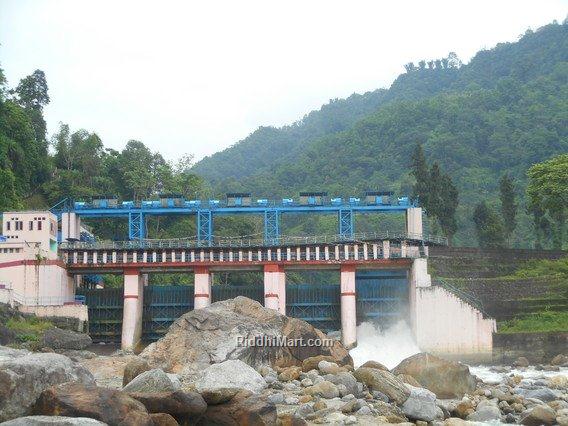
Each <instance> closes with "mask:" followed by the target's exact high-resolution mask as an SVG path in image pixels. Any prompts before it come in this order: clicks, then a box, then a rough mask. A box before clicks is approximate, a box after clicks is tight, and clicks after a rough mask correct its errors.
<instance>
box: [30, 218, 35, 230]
mask: <svg viewBox="0 0 568 426" xmlns="http://www.w3.org/2000/svg"><path fill="white" fill-rule="evenodd" d="M29 225H30V231H33V229H34V221H33V220H30V223H29Z"/></svg>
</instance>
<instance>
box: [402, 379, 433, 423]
mask: <svg viewBox="0 0 568 426" xmlns="http://www.w3.org/2000/svg"><path fill="white" fill-rule="evenodd" d="M401 408H402V412H403V413H404V414H405V416H406V417H408V418H409V419H413V420H423V421H425V422H433V421H434V420H436V419H438V420H440V419H443V418H444V413H443V411H442V409H441V408H440V407H438V406H437V405H436V395H435V394H434V393H433V392H430V391H429V390H428V389H422V388H415V387H411V389H410V396H409V397H408V399H407V400H406V401H405V402H404V404H402V407H401Z"/></svg>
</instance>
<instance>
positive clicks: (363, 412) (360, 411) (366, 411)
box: [355, 405, 373, 416]
mask: <svg viewBox="0 0 568 426" xmlns="http://www.w3.org/2000/svg"><path fill="white" fill-rule="evenodd" d="M355 414H359V415H360V416H368V415H370V414H373V411H372V410H371V409H370V408H369V406H368V405H364V406H362V407H361V408H359V409H358V410H357V412H356V413H355Z"/></svg>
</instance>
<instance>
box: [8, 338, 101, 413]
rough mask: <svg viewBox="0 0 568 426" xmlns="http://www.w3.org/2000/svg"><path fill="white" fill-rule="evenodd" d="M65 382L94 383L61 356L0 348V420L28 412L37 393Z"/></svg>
mask: <svg viewBox="0 0 568 426" xmlns="http://www.w3.org/2000/svg"><path fill="white" fill-rule="evenodd" d="M66 382H79V383H83V384H86V385H94V384H95V380H94V378H93V376H92V374H91V373H90V372H89V371H87V370H86V369H85V368H84V367H82V366H81V365H79V364H77V363H75V362H73V361H71V360H70V359H69V358H68V357H66V356H64V355H60V354H55V353H30V352H27V351H17V350H13V349H6V348H3V347H0V421H5V420H10V419H14V418H17V417H22V416H26V415H28V414H31V409H32V405H33V404H34V402H35V401H36V399H37V398H38V397H39V395H40V394H41V392H43V391H44V390H45V389H47V388H49V387H51V386H53V385H57V384H60V383H66Z"/></svg>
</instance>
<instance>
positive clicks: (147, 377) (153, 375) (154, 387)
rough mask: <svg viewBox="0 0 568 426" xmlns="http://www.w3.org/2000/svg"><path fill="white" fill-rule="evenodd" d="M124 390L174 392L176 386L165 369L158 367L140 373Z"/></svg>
mask: <svg viewBox="0 0 568 426" xmlns="http://www.w3.org/2000/svg"><path fill="white" fill-rule="evenodd" d="M122 390H123V391H124V392H173V391H175V390H176V386H175V385H174V383H173V382H172V380H171V379H170V377H169V376H168V375H167V374H166V373H164V371H163V370H161V369H159V368H156V369H154V370H148V371H145V372H143V373H142V374H139V375H138V376H136V377H135V378H134V379H132V380H131V381H130V382H129V383H128V384H127V385H126V386H124V387H123V388H122Z"/></svg>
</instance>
